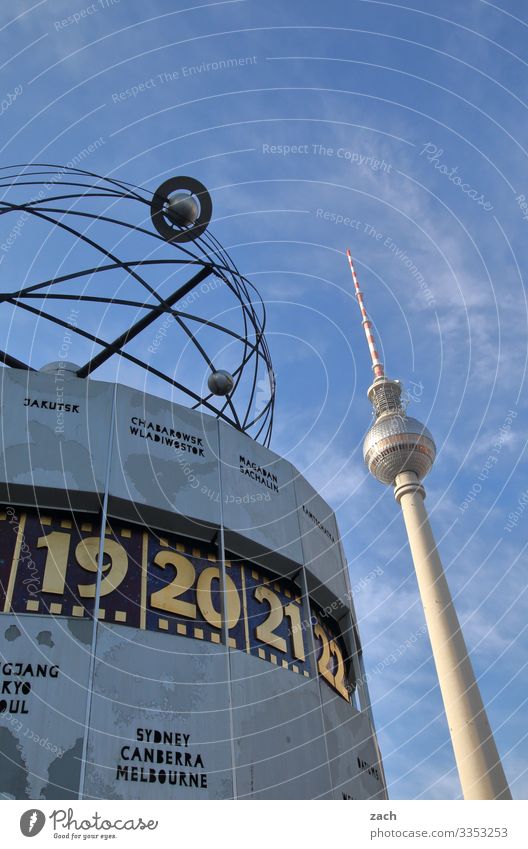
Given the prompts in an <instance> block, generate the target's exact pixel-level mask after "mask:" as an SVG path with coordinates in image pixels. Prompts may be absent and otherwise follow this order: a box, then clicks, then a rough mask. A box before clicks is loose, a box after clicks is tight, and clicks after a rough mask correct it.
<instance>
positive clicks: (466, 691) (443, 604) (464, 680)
mask: <svg viewBox="0 0 528 849" xmlns="http://www.w3.org/2000/svg"><path fill="white" fill-rule="evenodd" d="M394 495H395V498H396V500H397V501H398V502H399V504H400V505H401V508H402V513H403V518H404V521H405V527H406V530H407V535H408V538H409V546H410V549H411V554H412V558H413V562H414V568H415V571H416V578H417V581H418V587H419V590H420V596H421V599H422V604H423V608H424V612H425V619H426V623H427V629H428V632H429V639H430V641H431V647H432V651H433V657H434V661H435V665H436V671H437V674H438V681H439V684H440V691H441V693H442V699H443V702H444V708H445V713H446V716H447V721H448V725H449V731H450V734H451V741H452V744H453V750H454V753H455V760H456V764H457V769H458V774H459V777H460V783H461V786H462V792H463V794H464V798H465V799H511V794H510V790H509V788H508V783H507V781H506V776H505V774H504V770H503V768H502V764H501V761H500V757H499V753H498V751H497V747H496V745H495V740H494V739H493V733H492V731H491V728H490V724H489V722H488V717H487V715H486V711H485V708H484V705H483V703H482V698H481V695H480V691H479V687H478V684H477V681H476V678H475V674H474V672H473V667H472V665H471V661H470V659H469V656H468V652H467V648H466V643H465V640H464V636H463V634H462V631H461V628H460V623H459V621H458V617H457V614H456V611H455V608H454V605H453V600H452V598H451V593H450V591H449V587H448V585H447V580H446V577H445V574H444V570H443V568H442V563H441V560H440V557H439V554H438V551H437V548H436V543H435V540H434V537H433V532H432V530H431V526H430V524H429V518H428V515H427V510H426V508H425V504H424V498H425V490H424V488H423V486H422V484H421V483H420V480H419V479H418V477H417V475H416V474H415V473H414V472H410V471H409V472H401V473H400V474H398V475H397V476H396V480H395V484H394Z"/></svg>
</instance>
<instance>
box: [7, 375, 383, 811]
mask: <svg viewBox="0 0 528 849" xmlns="http://www.w3.org/2000/svg"><path fill="white" fill-rule="evenodd" d="M59 386H60V392H59V391H58V387H59ZM0 391H1V427H2V435H1V440H0V449H1V462H0V489H1V499H2V504H3V506H2V507H1V508H0V545H1V548H0V593H1V596H0V604H1V607H0V609H1V610H2V611H3V612H2V615H1V620H0V626H1V627H0V652H1V669H0V672H1V676H0V682H1V683H0V689H1V693H0V793H1V794H2V795H3V796H4V797H5V798H20V799H22V798H32V799H68V798H72V799H74V798H86V799H94V798H95V799H97V798H105V799H144V798H152V799H226V798H240V799H306V798H314V799H315V798H321V799H325V798H327V799H331V798H334V799H364V798H372V799H383V798H386V789H385V783H384V776H383V770H382V764H381V758H380V753H379V750H378V747H377V743H376V737H375V732H374V728H373V724H372V717H371V711H370V705H369V701H368V690H367V687H366V682H365V675H364V671H363V666H362V660H361V646H360V642H359V637H358V629H357V625H356V620H355V613H354V607H353V600H352V596H351V590H350V583H349V579H348V571H347V565H346V562H345V559H344V556H343V548H342V545H341V542H340V538H339V531H338V528H337V524H336V520H335V516H334V514H333V512H332V510H331V509H330V507H329V506H328V505H327V504H326V503H325V501H324V500H323V499H322V498H321V497H320V496H319V495H318V494H317V493H316V492H315V491H314V489H313V488H312V487H311V486H310V484H309V483H308V482H307V481H306V480H305V478H304V477H303V476H302V475H301V474H299V472H298V471H297V470H296V469H295V467H294V466H293V465H292V464H291V463H290V462H288V461H287V460H285V459H283V458H281V457H280V456H278V455H277V454H275V453H274V452H273V451H271V450H270V449H269V448H266V447H264V446H263V445H261V444H259V443H257V442H256V441H254V440H253V439H252V438H250V437H249V436H248V435H246V434H244V433H242V432H240V431H239V430H237V429H236V428H235V427H233V426H232V425H230V424H229V423H227V422H225V421H221V420H217V419H216V418H214V417H213V416H210V415H206V414H203V413H201V412H198V411H195V410H190V409H188V408H186V407H183V406H181V405H179V404H174V403H171V402H170V401H168V400H164V399H161V398H158V397H155V396H153V395H149V394H145V393H142V392H141V391H138V390H136V389H131V388H128V387H126V386H122V385H116V384H113V383H108V382H104V381H99V380H94V379H91V378H89V379H81V378H79V377H76V376H75V375H74V374H73V373H72V372H68V371H67V370H65V369H62V372H61V375H60V381H58V379H57V372H54V370H53V369H51V370H46V371H41V372H28V371H26V370H22V369H17V368H4V369H3V370H2V371H1V387H0Z"/></svg>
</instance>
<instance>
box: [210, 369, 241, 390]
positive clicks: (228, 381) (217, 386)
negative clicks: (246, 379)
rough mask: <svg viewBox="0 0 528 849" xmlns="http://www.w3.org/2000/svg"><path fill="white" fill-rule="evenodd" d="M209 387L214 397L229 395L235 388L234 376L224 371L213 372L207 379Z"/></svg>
mask: <svg viewBox="0 0 528 849" xmlns="http://www.w3.org/2000/svg"><path fill="white" fill-rule="evenodd" d="M207 385H208V387H209V390H210V391H211V392H212V393H213V395H229V393H230V392H231V391H232V389H233V386H234V380H233V377H232V375H230V374H229V372H228V371H224V369H218V371H213V372H212V374H210V375H209V377H208V378H207Z"/></svg>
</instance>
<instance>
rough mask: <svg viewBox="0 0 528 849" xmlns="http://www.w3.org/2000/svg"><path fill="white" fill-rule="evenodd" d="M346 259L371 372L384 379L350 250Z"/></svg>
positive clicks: (381, 364)
mask: <svg viewBox="0 0 528 849" xmlns="http://www.w3.org/2000/svg"><path fill="white" fill-rule="evenodd" d="M347 257H348V264H349V265H350V271H351V274H352V280H353V281H354V289H355V290H356V298H357V302H358V304H359V309H360V310H361V316H362V319H363V320H362V322H361V323H362V325H363V330H364V331H365V336H366V337H367V344H368V346H369V351H370V358H371V360H372V370H373V372H374V377H375V378H376V377H385V370H384V368H383V363H382V362H381V360H380V358H379V354H378V351H377V349H376V340H375V339H374V333H373V332H372V322H371V320H370V318H369V317H368V313H367V310H366V308H365V304H364V303H363V292H362V291H361V289H360V288H359V282H358V279H357V274H356V269H355V268H354V262H353V260H352V254H351V253H350V248H347Z"/></svg>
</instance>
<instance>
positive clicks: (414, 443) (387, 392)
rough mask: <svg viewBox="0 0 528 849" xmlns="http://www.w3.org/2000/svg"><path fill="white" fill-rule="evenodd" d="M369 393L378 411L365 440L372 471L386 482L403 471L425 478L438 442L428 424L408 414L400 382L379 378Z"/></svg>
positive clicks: (389, 482)
mask: <svg viewBox="0 0 528 849" xmlns="http://www.w3.org/2000/svg"><path fill="white" fill-rule="evenodd" d="M368 395H369V399H370V401H371V402H372V405H373V407H374V413H375V415H376V421H375V422H374V424H373V425H372V427H371V428H370V430H369V431H368V433H367V435H366V437H365V441H364V442H363V457H364V460H365V463H366V464H367V466H368V469H369V471H370V472H371V473H372V474H373V475H374V477H375V478H377V479H378V480H379V481H381V483H386V484H393V483H394V481H395V479H396V475H398V474H399V473H400V472H414V473H415V474H416V475H417V477H418V478H419V479H420V480H422V478H424V477H425V476H426V474H427V473H428V472H429V471H430V470H431V468H432V465H433V463H434V460H435V457H436V446H435V443H434V440H433V437H432V435H431V433H430V432H429V430H428V429H427V428H426V427H425V425H423V424H421V423H420V422H419V421H417V420H416V419H413V418H411V417H410V416H407V415H405V412H404V409H403V406H402V402H401V384H400V382H399V381H397V380H388V379H387V378H386V377H382V378H379V379H377V380H376V381H374V383H373V384H372V386H371V387H370V389H369V392H368Z"/></svg>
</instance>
